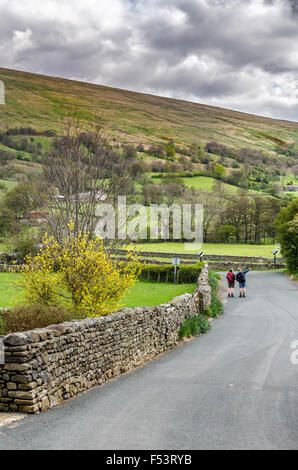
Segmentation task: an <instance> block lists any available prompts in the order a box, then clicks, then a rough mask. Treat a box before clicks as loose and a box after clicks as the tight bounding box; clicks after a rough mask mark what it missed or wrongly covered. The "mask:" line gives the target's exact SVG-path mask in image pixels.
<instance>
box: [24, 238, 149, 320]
mask: <svg viewBox="0 0 298 470" xmlns="http://www.w3.org/2000/svg"><path fill="white" fill-rule="evenodd" d="M126 258H127V259H126V260H125V261H120V262H117V263H116V262H115V260H112V259H111V258H110V257H109V255H108V253H107V252H105V250H104V248H103V244H102V242H101V241H99V240H90V239H89V237H88V234H82V233H80V234H79V235H78V236H77V237H73V236H72V233H70V235H69V236H68V237H67V238H66V239H65V240H64V242H63V244H61V245H60V244H58V243H57V242H56V241H55V240H54V238H52V237H49V236H48V235H46V236H45V237H44V239H43V249H42V250H41V252H40V253H39V254H38V255H37V256H35V257H30V256H29V257H27V259H26V264H25V265H24V266H23V267H22V268H21V272H22V274H23V275H22V276H21V280H20V281H19V285H20V286H21V287H22V288H23V291H24V296H25V301H26V303H27V304H29V305H33V304H42V305H56V306H59V305H63V306H65V307H74V309H75V311H76V312H77V313H80V314H84V315H86V316H97V315H107V314H109V313H111V312H112V311H114V310H115V309H116V308H117V307H118V305H119V301H120V299H121V298H122V296H123V295H124V294H125V293H126V292H127V290H128V289H129V288H130V287H131V286H132V285H133V284H134V283H135V282H136V280H137V277H138V274H139V269H140V263H139V261H138V259H137V257H136V255H135V254H134V253H133V252H131V251H130V252H128V253H127V257H126Z"/></svg>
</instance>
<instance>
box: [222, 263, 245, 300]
mask: <svg viewBox="0 0 298 470" xmlns="http://www.w3.org/2000/svg"><path fill="white" fill-rule="evenodd" d="M248 271H250V269H246V270H245V271H243V270H242V268H239V271H238V272H237V274H236V276H235V274H234V272H233V269H230V271H229V272H228V273H227V280H228V297H234V288H235V281H237V282H238V283H239V292H240V294H239V297H246V278H245V275H246V274H247V273H248Z"/></svg>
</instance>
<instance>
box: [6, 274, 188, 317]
mask: <svg viewBox="0 0 298 470" xmlns="http://www.w3.org/2000/svg"><path fill="white" fill-rule="evenodd" d="M17 276H19V274H14V273H0V308H6V307H14V306H15V305H16V304H17V303H18V302H20V301H21V299H22V292H21V291H20V290H19V289H18V288H17V287H16V286H15V284H14V283H15V281H16V279H17ZM195 288H196V285H195V284H178V285H174V284H166V283H156V282H153V283H152V282H145V281H139V282H137V283H136V284H135V285H134V286H133V287H132V289H131V290H130V291H129V292H128V293H127V294H126V295H125V296H124V297H123V299H122V301H121V305H122V306H124V307H141V306H143V305H146V306H148V307H150V306H153V305H159V304H161V303H166V302H169V301H170V300H172V299H173V298H174V297H176V296H177V295H182V294H185V293H186V292H187V293H192V292H193V291H194V290H195Z"/></svg>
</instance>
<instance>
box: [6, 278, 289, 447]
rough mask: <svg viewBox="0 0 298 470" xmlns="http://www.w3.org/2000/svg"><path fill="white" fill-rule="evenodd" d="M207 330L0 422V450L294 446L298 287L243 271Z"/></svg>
mask: <svg viewBox="0 0 298 470" xmlns="http://www.w3.org/2000/svg"><path fill="white" fill-rule="evenodd" d="M247 281H248V289H247V292H248V296H247V298H245V299H243V298H241V299H240V298H238V296H237V297H235V298H233V299H228V300H227V303H226V304H225V315H223V316H222V317H221V318H219V319H217V320H215V321H214V324H213V327H212V329H211V331H210V332H208V333H207V334H205V335H203V336H201V337H199V338H196V339H194V340H192V341H190V342H188V343H185V344H184V345H182V346H181V347H178V348H176V349H175V350H172V351H170V352H169V353H167V354H165V355H164V356H162V357H160V358H159V359H156V360H154V361H152V362H150V363H148V364H147V365H146V366H144V367H142V368H140V369H138V370H136V371H134V372H132V373H129V374H126V375H123V376H121V377H120V378H118V379H117V380H115V381H113V382H110V383H109V384H106V385H104V386H101V387H97V388H95V389H93V390H91V391H90V392H87V393H85V394H83V395H81V396H79V397H77V398H75V399H73V400H70V401H68V402H66V403H64V404H63V405H62V406H60V407H57V408H54V409H52V410H49V411H47V412H45V413H42V414H40V415H31V416H28V417H25V418H24V419H22V420H20V421H18V422H16V423H13V424H12V425H11V426H6V427H2V428H0V449H117V450H122V449H159V450H162V449H298V365H294V364H292V363H291V355H292V353H293V349H291V344H292V342H293V341H295V340H298V286H297V283H295V282H293V281H290V280H289V279H288V278H287V277H286V275H285V274H283V273H279V272H275V273H274V272H267V273H265V272H252V273H249V274H248V275H247Z"/></svg>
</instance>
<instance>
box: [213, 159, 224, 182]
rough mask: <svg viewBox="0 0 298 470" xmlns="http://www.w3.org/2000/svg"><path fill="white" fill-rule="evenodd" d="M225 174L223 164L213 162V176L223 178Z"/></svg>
mask: <svg viewBox="0 0 298 470" xmlns="http://www.w3.org/2000/svg"><path fill="white" fill-rule="evenodd" d="M226 174H227V170H226V169H225V167H224V166H223V165H221V164H220V163H215V165H214V167H213V176H214V178H220V179H223V178H224V177H225V176H226Z"/></svg>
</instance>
